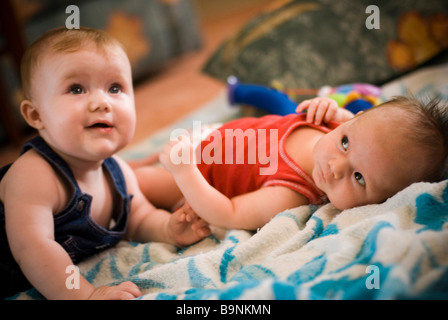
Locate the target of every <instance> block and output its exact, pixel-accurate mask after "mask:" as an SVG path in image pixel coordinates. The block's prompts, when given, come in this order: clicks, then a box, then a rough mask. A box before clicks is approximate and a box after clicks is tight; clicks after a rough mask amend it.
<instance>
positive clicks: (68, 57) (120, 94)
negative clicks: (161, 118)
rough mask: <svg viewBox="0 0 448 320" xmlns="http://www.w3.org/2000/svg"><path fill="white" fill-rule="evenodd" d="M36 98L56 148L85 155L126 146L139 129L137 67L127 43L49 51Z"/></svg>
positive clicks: (34, 89)
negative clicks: (123, 47) (102, 48)
mask: <svg viewBox="0 0 448 320" xmlns="http://www.w3.org/2000/svg"><path fill="white" fill-rule="evenodd" d="M31 97H32V101H33V103H34V105H35V106H36V109H37V110H38V111H39V116H40V118H41V120H42V127H41V128H39V129H38V130H39V133H40V134H41V136H42V137H43V138H44V139H45V140H46V141H47V143H49V144H50V145H51V146H52V147H53V148H54V149H55V150H56V151H59V153H60V154H64V155H66V156H70V157H75V158H79V159H84V160H89V161H90V160H91V161H98V160H102V159H105V158H107V157H109V156H111V155H112V154H114V153H115V152H117V151H118V150H120V149H122V148H123V147H124V146H125V145H126V144H127V143H128V142H129V141H130V140H131V138H132V136H133V133H134V129H135V107H134V93H133V87H132V75H131V67H130V65H129V61H128V59H127V57H126V55H125V53H124V52H123V51H122V50H121V48H118V47H117V48H110V50H108V51H107V53H103V52H100V51H98V49H97V48H96V46H95V45H93V44H92V45H89V46H86V47H84V48H82V49H81V50H78V51H75V52H69V53H47V54H45V55H44V56H43V57H42V59H41V61H40V64H39V65H38V66H37V68H36V71H35V72H34V74H33V77H32V86H31Z"/></svg>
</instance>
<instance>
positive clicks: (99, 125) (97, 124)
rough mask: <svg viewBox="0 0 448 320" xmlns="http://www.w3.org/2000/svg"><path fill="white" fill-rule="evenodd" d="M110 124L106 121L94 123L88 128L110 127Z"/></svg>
mask: <svg viewBox="0 0 448 320" xmlns="http://www.w3.org/2000/svg"><path fill="white" fill-rule="evenodd" d="M111 127H112V126H111V125H109V124H107V123H94V124H92V125H91V126H90V127H89V128H111Z"/></svg>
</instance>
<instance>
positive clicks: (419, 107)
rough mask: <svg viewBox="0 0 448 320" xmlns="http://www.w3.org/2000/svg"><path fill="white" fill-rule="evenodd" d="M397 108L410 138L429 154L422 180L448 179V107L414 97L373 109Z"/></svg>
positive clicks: (392, 101)
mask: <svg viewBox="0 0 448 320" xmlns="http://www.w3.org/2000/svg"><path fill="white" fill-rule="evenodd" d="M385 107H387V108H398V109H401V110H403V111H405V116H404V118H403V119H402V120H405V121H404V122H403V126H406V127H403V128H401V129H404V130H405V132H406V135H407V138H409V140H410V141H411V142H412V143H415V144H417V145H418V146H419V147H421V148H422V150H424V151H423V152H426V155H427V157H426V158H427V159H428V161H427V162H428V165H427V168H426V169H427V170H425V174H424V176H423V177H421V181H425V182H438V181H441V180H443V179H446V178H448V170H447V169H448V159H447V158H448V105H447V104H446V103H444V102H442V100H441V99H440V98H433V99H428V101H426V102H424V101H422V100H419V99H417V98H415V97H413V96H412V95H408V96H396V97H393V98H392V99H391V100H389V101H387V102H384V103H382V104H380V105H378V106H376V107H374V108H372V109H370V110H374V109H377V108H385Z"/></svg>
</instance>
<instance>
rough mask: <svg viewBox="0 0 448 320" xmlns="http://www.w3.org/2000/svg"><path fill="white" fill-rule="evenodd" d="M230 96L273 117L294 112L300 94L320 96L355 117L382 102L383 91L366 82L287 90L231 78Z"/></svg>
mask: <svg viewBox="0 0 448 320" xmlns="http://www.w3.org/2000/svg"><path fill="white" fill-rule="evenodd" d="M227 83H228V95H229V102H230V104H232V105H234V104H247V105H251V106H254V107H256V108H259V109H262V110H265V111H267V112H269V113H272V114H279V115H287V114H291V113H295V110H296V107H297V102H295V101H294V100H293V98H296V96H297V95H317V96H326V97H330V98H332V99H334V100H336V101H337V103H338V105H339V107H341V108H345V109H348V110H350V111H351V112H353V113H354V114H356V113H358V112H359V111H363V110H366V109H369V108H371V107H372V106H375V105H377V104H379V103H381V98H380V96H381V89H380V88H378V87H376V86H373V85H370V84H365V83H355V84H348V85H342V86H338V87H334V88H332V87H329V86H324V87H322V88H320V89H284V88H282V85H281V84H280V83H278V82H273V84H272V87H267V86H261V85H256V84H244V83H240V82H239V81H238V79H237V78H236V77H233V76H231V77H229V78H228V79H227Z"/></svg>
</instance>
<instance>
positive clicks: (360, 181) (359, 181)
mask: <svg viewBox="0 0 448 320" xmlns="http://www.w3.org/2000/svg"><path fill="white" fill-rule="evenodd" d="M355 179H356V181H358V183H359V184H360V185H362V186H363V187H365V186H366V181H365V180H364V177H363V176H362V174H360V173H359V172H355Z"/></svg>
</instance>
